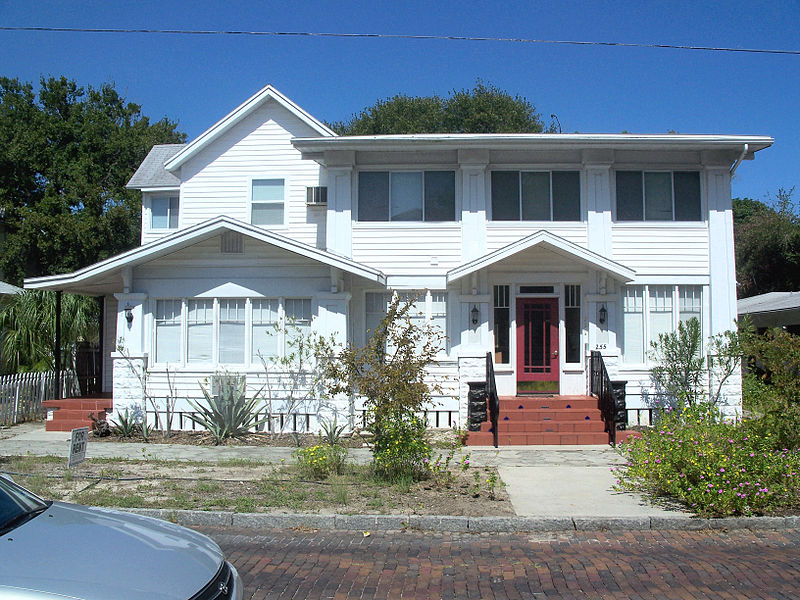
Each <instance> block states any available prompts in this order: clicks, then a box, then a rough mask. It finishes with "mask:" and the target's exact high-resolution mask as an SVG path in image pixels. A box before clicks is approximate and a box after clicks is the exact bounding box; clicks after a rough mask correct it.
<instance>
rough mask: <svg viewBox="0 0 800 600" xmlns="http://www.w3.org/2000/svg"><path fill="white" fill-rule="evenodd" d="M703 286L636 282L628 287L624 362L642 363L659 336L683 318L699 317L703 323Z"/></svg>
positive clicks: (626, 290)
mask: <svg viewBox="0 0 800 600" xmlns="http://www.w3.org/2000/svg"><path fill="white" fill-rule="evenodd" d="M702 290H703V288H702V286H699V285H688V286H672V285H649V286H641V285H638V286H637V285H634V286H628V287H626V288H625V297H624V299H623V304H622V313H623V324H622V325H623V336H622V342H623V353H622V356H623V361H624V362H626V363H629V364H643V363H645V362H646V358H647V353H648V352H649V351H650V350H651V344H652V343H653V342H657V341H658V336H659V335H660V334H664V333H671V332H673V331H675V330H676V329H677V328H678V323H679V322H680V321H687V320H689V319H691V318H696V319H697V320H698V321H699V322H700V325H701V327H702V324H703V296H702V293H703V292H702Z"/></svg>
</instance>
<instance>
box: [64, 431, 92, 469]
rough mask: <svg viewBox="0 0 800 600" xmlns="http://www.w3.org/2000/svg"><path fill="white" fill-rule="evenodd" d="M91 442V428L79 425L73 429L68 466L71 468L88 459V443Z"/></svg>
mask: <svg viewBox="0 0 800 600" xmlns="http://www.w3.org/2000/svg"><path fill="white" fill-rule="evenodd" d="M88 443H89V428H88V427H79V428H78V429H73V430H72V439H70V442H69V460H68V461H67V468H68V469H71V468H72V467H74V466H75V465H79V464H81V463H82V462H83V461H84V460H86V445H87V444H88Z"/></svg>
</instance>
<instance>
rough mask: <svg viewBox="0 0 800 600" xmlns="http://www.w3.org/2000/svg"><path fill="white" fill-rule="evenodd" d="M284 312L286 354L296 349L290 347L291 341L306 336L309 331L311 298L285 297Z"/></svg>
mask: <svg viewBox="0 0 800 600" xmlns="http://www.w3.org/2000/svg"><path fill="white" fill-rule="evenodd" d="M284 313H285V314H286V337H285V340H284V352H285V355H287V356H288V355H289V354H291V353H292V352H294V351H296V348H293V347H292V341H293V340H294V339H297V338H300V337H304V336H307V335H308V334H309V332H310V331H311V300H310V299H309V298H287V299H286V300H285V306H284Z"/></svg>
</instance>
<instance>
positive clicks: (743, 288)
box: [733, 188, 800, 298]
mask: <svg viewBox="0 0 800 600" xmlns="http://www.w3.org/2000/svg"><path fill="white" fill-rule="evenodd" d="M793 192H794V188H792V189H790V190H785V189H779V190H778V194H777V196H776V198H775V201H774V203H773V206H769V205H768V204H766V203H764V202H761V201H759V200H753V199H751V198H734V200H733V222H734V238H735V243H736V279H737V281H738V282H739V286H740V287H739V297H740V298H746V297H748V296H755V295H758V294H765V293H767V292H780V291H794V290H800V216H799V215H798V211H797V207H796V206H795V204H794V202H793V201H792V194H793Z"/></svg>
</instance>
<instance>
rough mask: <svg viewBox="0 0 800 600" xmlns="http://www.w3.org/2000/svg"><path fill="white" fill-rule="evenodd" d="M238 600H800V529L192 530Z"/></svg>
mask: <svg viewBox="0 0 800 600" xmlns="http://www.w3.org/2000/svg"><path fill="white" fill-rule="evenodd" d="M198 529H199V530H200V531H203V532H204V533H207V534H209V535H211V536H212V537H213V538H214V539H215V540H217V542H218V543H219V544H220V545H221V546H222V548H223V550H224V551H225V553H226V554H227V555H228V557H229V558H230V559H231V560H232V562H233V563H234V564H235V565H236V567H237V568H238V569H239V573H241V575H242V578H243V579H244V582H245V598H252V599H254V600H263V599H267V598H270V599H272V598H275V599H283V598H334V599H346V598H363V599H373V598H480V599H493V598H509V599H514V598H520V599H521V598H567V599H570V598H614V599H615V600H616V599H624V598H632V599H643V600H644V599H669V600H673V599H680V600H689V599H704V600H709V599H716V598H722V599H733V598H746V599H748V600H750V599H753V598H775V599H782V598H786V599H790V598H791V599H792V600H796V599H797V598H800V530H784V531H779V532H775V531H759V532H750V531H747V530H741V531H731V532H722V531H701V532H679V531H664V532H661V531H627V532H620V533H611V532H569V533H539V534H457V533H452V534H451V533H428V532H418V531H408V532H380V531H379V532H371V535H370V536H369V537H365V536H364V535H363V533H361V532H330V531H324V532H323V531H292V530H280V531H279V530H263V531H245V530H232V529H229V528H211V527H206V528H198Z"/></svg>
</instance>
